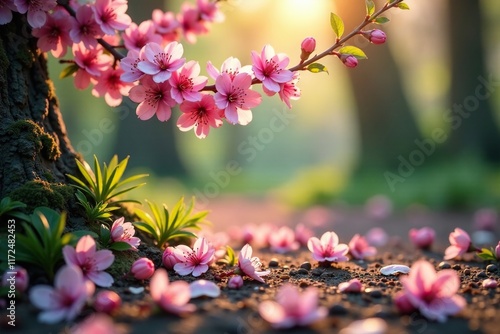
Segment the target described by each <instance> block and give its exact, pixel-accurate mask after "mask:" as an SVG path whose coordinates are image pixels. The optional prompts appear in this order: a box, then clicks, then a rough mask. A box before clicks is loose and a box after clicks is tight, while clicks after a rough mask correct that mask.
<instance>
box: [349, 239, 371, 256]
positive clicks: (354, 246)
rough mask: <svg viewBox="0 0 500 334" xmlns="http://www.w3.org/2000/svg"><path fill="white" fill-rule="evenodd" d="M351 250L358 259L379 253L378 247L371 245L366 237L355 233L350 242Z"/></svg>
mask: <svg viewBox="0 0 500 334" xmlns="http://www.w3.org/2000/svg"><path fill="white" fill-rule="evenodd" d="M349 252H350V253H351V254H352V256H354V258H356V259H358V260H362V259H364V258H365V257H368V256H374V255H375V254H377V249H376V248H375V247H373V246H370V244H369V243H368V241H367V240H366V239H365V237H363V236H361V235H359V234H355V235H354V236H353V237H352V239H351V241H350V242H349Z"/></svg>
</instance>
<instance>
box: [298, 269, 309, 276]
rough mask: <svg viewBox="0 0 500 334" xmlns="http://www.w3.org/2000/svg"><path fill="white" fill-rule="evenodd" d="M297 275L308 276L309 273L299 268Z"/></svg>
mask: <svg viewBox="0 0 500 334" xmlns="http://www.w3.org/2000/svg"><path fill="white" fill-rule="evenodd" d="M297 274H299V275H308V274H309V272H308V271H307V270H306V269H304V268H300V269H299V270H297Z"/></svg>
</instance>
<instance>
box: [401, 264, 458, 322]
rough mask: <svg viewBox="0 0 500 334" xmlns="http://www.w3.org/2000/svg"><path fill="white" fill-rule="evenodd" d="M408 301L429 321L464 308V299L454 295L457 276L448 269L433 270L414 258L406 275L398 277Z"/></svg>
mask: <svg viewBox="0 0 500 334" xmlns="http://www.w3.org/2000/svg"><path fill="white" fill-rule="evenodd" d="M401 284H402V285H403V288H404V292H405V293H406V296H407V298H408V301H409V302H410V303H411V304H412V305H413V306H414V307H415V308H416V309H418V310H419V311H420V313H421V314H422V315H423V316H424V317H426V318H427V319H430V320H437V321H439V322H444V321H446V318H447V316H448V315H453V314H456V313H458V312H460V310H461V309H462V308H464V307H465V305H466V302H465V299H464V298H463V297H461V296H459V295H457V294H456V293H457V291H458V289H459V288H460V278H459V277H458V274H457V273H456V272H455V271H454V270H451V269H445V270H441V271H439V272H438V273H436V271H435V269H434V267H433V266H432V264H430V263H429V262H427V261H425V260H420V261H417V262H415V263H414V264H413V266H412V267H411V271H410V274H409V275H408V276H406V277H402V278H401Z"/></svg>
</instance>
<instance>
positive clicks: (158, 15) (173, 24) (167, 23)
mask: <svg viewBox="0 0 500 334" xmlns="http://www.w3.org/2000/svg"><path fill="white" fill-rule="evenodd" d="M152 19H153V22H154V24H155V28H156V32H157V33H158V34H160V35H161V36H162V38H163V42H165V43H168V42H172V41H176V40H178V39H179V34H178V28H179V27H180V23H179V21H177V19H176V18H175V14H174V13H173V12H165V13H164V12H163V11H162V10H160V9H155V10H153V14H152Z"/></svg>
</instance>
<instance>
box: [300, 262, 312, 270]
mask: <svg viewBox="0 0 500 334" xmlns="http://www.w3.org/2000/svg"><path fill="white" fill-rule="evenodd" d="M300 267H301V268H303V269H305V270H311V268H312V266H311V263H309V262H307V261H306V262H304V263H302V264H301V265H300Z"/></svg>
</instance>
